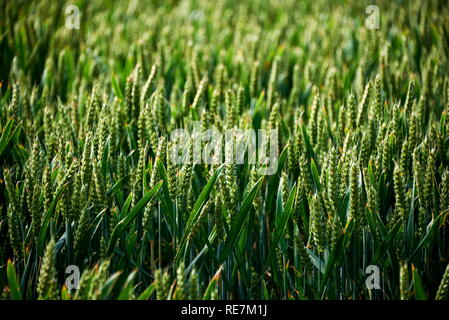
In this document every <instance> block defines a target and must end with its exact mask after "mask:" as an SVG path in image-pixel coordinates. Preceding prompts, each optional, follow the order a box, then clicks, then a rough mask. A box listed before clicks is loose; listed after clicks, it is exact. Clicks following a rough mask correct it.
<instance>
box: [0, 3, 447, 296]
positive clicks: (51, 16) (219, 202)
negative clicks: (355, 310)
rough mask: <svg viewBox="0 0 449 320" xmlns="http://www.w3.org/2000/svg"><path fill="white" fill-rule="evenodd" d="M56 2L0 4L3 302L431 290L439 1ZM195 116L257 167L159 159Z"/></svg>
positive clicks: (441, 218) (441, 291) (442, 216)
mask: <svg viewBox="0 0 449 320" xmlns="http://www.w3.org/2000/svg"><path fill="white" fill-rule="evenodd" d="M76 3H77V5H78V6H79V10H80V13H81V16H80V19H81V20H80V21H81V25H80V29H73V30H70V29H68V28H66V26H65V19H66V14H65V7H64V6H63V5H62V4H61V3H60V2H59V1H50V0H47V1H24V2H23V3H21V5H17V3H15V2H14V1H6V2H4V3H2V4H1V5H0V7H1V8H2V10H0V21H1V22H2V23H0V52H1V53H2V54H1V58H0V131H1V132H0V167H1V172H0V290H1V291H2V294H1V297H2V298H5V299H17V300H18V299H29V300H32V299H419V300H421V299H428V298H430V299H445V298H447V291H448V283H449V280H448V279H449V271H448V270H449V267H448V266H447V261H448V259H449V238H448V235H449V230H448V228H449V224H448V219H449V217H448V215H449V168H448V164H449V153H448V150H449V119H448V117H449V115H448V112H449V77H448V75H449V70H448V66H449V63H448V62H449V61H448V45H447V44H448V42H447V35H448V33H447V28H445V27H444V25H445V24H444V23H445V22H446V21H448V20H449V7H448V5H447V4H446V2H444V1H427V2H422V3H421V2H418V1H411V2H407V3H402V2H401V3H400V4H398V3H397V2H391V1H378V5H379V7H380V14H381V28H380V29H379V30H370V29H368V28H367V27H366V26H365V18H366V15H365V8H364V7H363V5H362V4H361V3H360V2H359V1H355V0H354V1H353V0H350V1H345V2H344V4H340V3H334V4H332V5H329V2H328V1H325V0H316V1H268V0H261V1H256V0H249V1H235V0H217V1H205V0H200V1H193V0H192V1H190V0H187V1H150V2H144V1H132V2H130V3H129V4H124V3H121V2H120V3H119V2H114V1H110V0H104V1H77V2H76ZM30 22H33V23H30ZM446 25H447V24H446ZM198 123H200V126H201V128H202V129H210V128H212V127H215V128H216V129H218V130H222V131H224V130H226V129H231V128H237V129H255V130H258V129H277V130H278V133H279V151H280V156H279V159H278V168H277V171H276V172H275V174H273V175H267V176H262V175H261V174H260V173H261V170H259V169H261V167H262V166H261V165H260V164H249V163H246V162H245V163H243V164H237V163H225V164H221V163H214V164H207V163H194V162H193V160H194V159H196V157H197V156H198V152H197V150H196V149H195V147H194V145H195V143H196V142H197V141H198V137H196V136H194V137H191V138H190V140H189V141H188V142H186V144H185V146H186V149H187V150H188V152H187V154H186V160H187V161H185V162H184V163H182V164H178V163H175V162H174V161H172V160H171V158H170V154H171V152H172V151H173V150H174V143H173V141H172V140H171V134H172V133H173V132H174V130H175V129H178V128H186V129H189V130H192V129H193V128H194V126H196V125H197V124H198ZM202 147H204V145H202ZM371 264H374V265H377V266H378V267H379V268H380V270H381V277H382V281H381V285H382V288H381V290H377V289H373V290H369V289H367V288H366V286H365V278H366V276H367V275H366V274H365V270H366V267H367V266H368V265H371ZM69 265H76V266H78V267H79V269H80V272H81V281H80V287H79V289H78V290H75V289H70V288H67V287H66V286H65V278H66V277H67V275H66V274H65V270H66V267H67V266H69Z"/></svg>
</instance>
